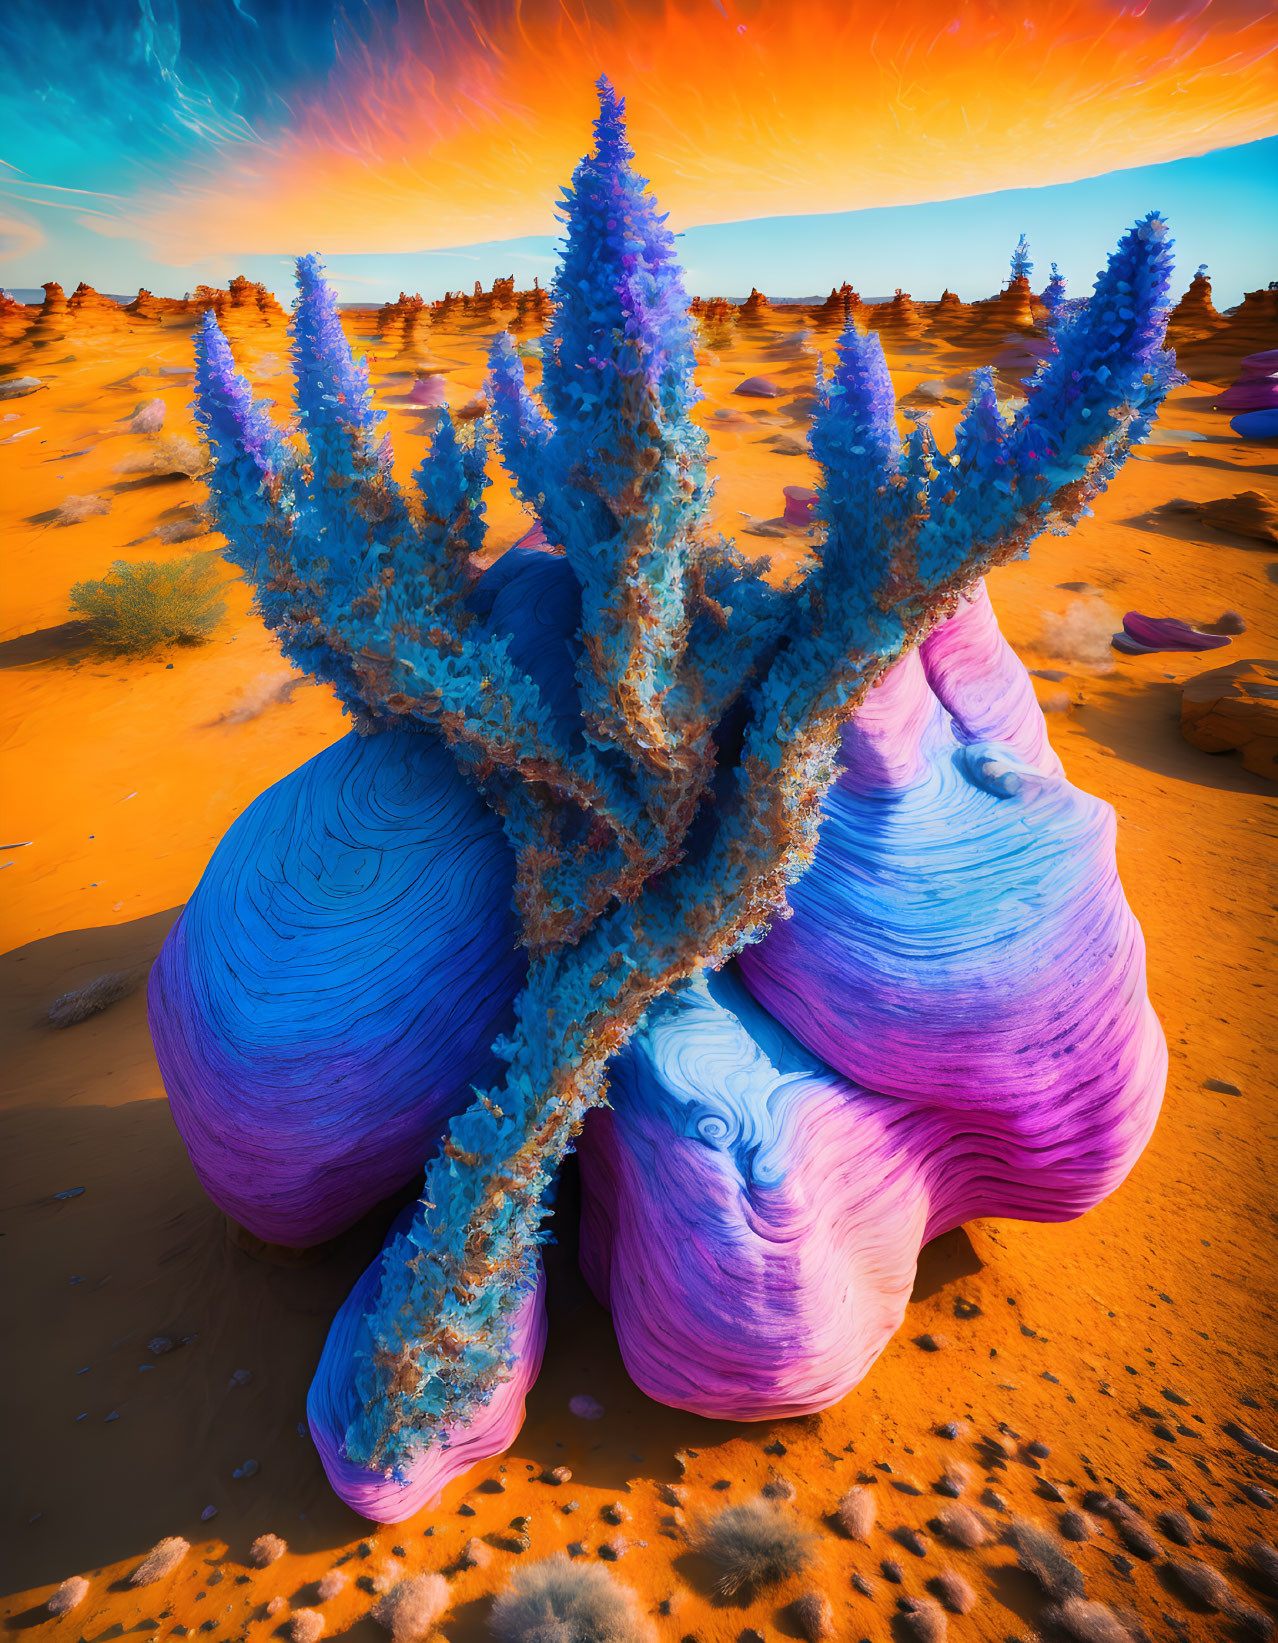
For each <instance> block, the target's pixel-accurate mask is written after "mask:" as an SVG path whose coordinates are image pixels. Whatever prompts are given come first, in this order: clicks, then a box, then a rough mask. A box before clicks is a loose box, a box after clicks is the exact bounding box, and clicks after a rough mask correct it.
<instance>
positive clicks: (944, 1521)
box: [932, 1506, 994, 1551]
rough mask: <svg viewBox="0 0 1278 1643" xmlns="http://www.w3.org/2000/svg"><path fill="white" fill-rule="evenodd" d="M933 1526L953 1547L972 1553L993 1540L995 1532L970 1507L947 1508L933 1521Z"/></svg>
mask: <svg viewBox="0 0 1278 1643" xmlns="http://www.w3.org/2000/svg"><path fill="white" fill-rule="evenodd" d="M932 1526H933V1528H935V1529H936V1531H937V1533H938V1534H940V1535H942V1536H943V1537H944V1538H945V1539H946V1540H948V1541H949V1542H950V1544H951V1545H952V1546H961V1547H963V1548H964V1549H965V1550H966V1551H971V1550H973V1549H974V1548H975V1547H977V1546H984V1545H985V1544H986V1543H987V1542H988V1541H991V1540H993V1538H994V1531H993V1529H992V1528H991V1527H990V1525H989V1524H988V1523H987V1522H986V1521H985V1519H984V1518H983V1517H982V1516H981V1514H980V1513H979V1512H974V1511H972V1509H971V1507H969V1506H947V1507H945V1509H944V1510H943V1511H940V1512H938V1513H937V1514H936V1516H935V1517H934V1518H933V1520H932Z"/></svg>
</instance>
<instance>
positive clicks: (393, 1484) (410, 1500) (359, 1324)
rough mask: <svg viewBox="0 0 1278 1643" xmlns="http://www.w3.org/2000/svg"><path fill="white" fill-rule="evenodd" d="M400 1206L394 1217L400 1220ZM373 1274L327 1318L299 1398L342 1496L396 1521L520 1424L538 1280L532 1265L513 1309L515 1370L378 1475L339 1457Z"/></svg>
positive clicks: (540, 1289) (535, 1368) (354, 1398)
mask: <svg viewBox="0 0 1278 1643" xmlns="http://www.w3.org/2000/svg"><path fill="white" fill-rule="evenodd" d="M410 1219H411V1216H410V1215H409V1213H408V1212H405V1214H404V1215H403V1216H401V1218H400V1224H403V1225H406V1224H407V1222H408V1221H409V1220H410ZM376 1281H377V1267H376V1264H374V1265H373V1266H371V1267H369V1268H368V1270H367V1271H366V1272H365V1273H364V1275H363V1277H362V1278H361V1279H360V1281H359V1283H358V1284H356V1286H355V1288H354V1289H353V1290H352V1291H351V1292H350V1294H349V1295H348V1296H347V1298H346V1301H345V1303H344V1304H343V1306H342V1309H341V1311H340V1312H339V1313H338V1314H337V1317H336V1318H335V1319H334V1321H333V1327H332V1328H331V1329H330V1331H329V1334H328V1339H327V1341H326V1342H325V1344H324V1355H323V1357H322V1358H321V1359H320V1362H319V1367H318V1369H317V1370H316V1372H315V1379H314V1380H313V1381H312V1382H311V1389H310V1392H309V1394H308V1396H307V1399H306V1419H307V1422H308V1424H309V1425H310V1429H311V1436H312V1438H313V1439H314V1440H315V1447H316V1448H317V1449H318V1450H319V1454H320V1459H321V1461H322V1462H323V1463H324V1470H325V1472H326V1473H327V1474H328V1479H329V1482H330V1483H331V1484H332V1485H333V1488H334V1489H335V1490H336V1491H337V1493H338V1494H339V1495H340V1496H341V1498H342V1499H343V1500H344V1501H345V1502H346V1504H347V1505H348V1506H349V1507H350V1508H351V1509H352V1510H353V1511H356V1512H359V1513H360V1514H361V1515H362V1516H363V1517H367V1518H372V1519H373V1520H374V1522H376V1523H402V1522H403V1520H404V1519H405V1518H409V1517H412V1516H413V1514H414V1513H415V1512H420V1511H421V1509H422V1508H423V1507H424V1506H433V1505H434V1504H435V1502H436V1501H437V1500H438V1499H439V1496H440V1493H441V1492H442V1490H443V1489H444V1488H445V1486H446V1485H448V1484H449V1483H451V1482H452V1480H453V1479H454V1478H456V1477H460V1476H461V1474H462V1473H463V1472H465V1471H468V1470H469V1468H470V1467H472V1466H474V1465H475V1464H476V1463H477V1462H478V1461H481V1460H487V1459H488V1457H489V1456H490V1455H499V1454H500V1453H501V1452H502V1450H503V1449H506V1448H509V1446H510V1445H511V1444H512V1443H513V1442H514V1441H515V1437H516V1435H517V1433H518V1432H519V1428H520V1427H521V1426H522V1425H523V1424H524V1399H525V1398H526V1397H527V1394H528V1389H529V1387H530V1386H531V1385H532V1384H533V1382H534V1381H535V1380H536V1379H537V1375H538V1372H539V1371H540V1369H541V1357H542V1353H543V1352H544V1350H545V1346H546V1280H545V1274H544V1273H539V1277H538V1282H537V1288H536V1291H535V1292H534V1293H533V1294H531V1295H529V1296H528V1298H527V1299H526V1300H525V1302H524V1304H523V1306H522V1308H521V1309H520V1312H519V1316H518V1319H517V1322H516V1324H515V1330H514V1337H513V1345H514V1351H515V1372H514V1374H513V1375H512V1376H511V1378H510V1379H509V1380H507V1381H503V1382H502V1383H501V1385H500V1386H498V1387H497V1389H496V1391H495V1392H494V1393H493V1396H492V1398H491V1399H490V1401H489V1402H488V1403H486V1404H484V1405H482V1406H481V1407H480V1408H479V1409H478V1410H477V1411H476V1413H475V1416H474V1418H473V1419H472V1420H470V1421H469V1422H468V1423H467V1424H466V1425H465V1426H460V1427H456V1428H454V1429H453V1430H452V1432H450V1433H449V1436H448V1439H447V1441H446V1442H445V1443H443V1444H441V1445H438V1446H432V1447H431V1448H430V1449H427V1450H424V1451H423V1452H422V1453H421V1455H420V1456H419V1457H418V1459H417V1460H416V1462H415V1463H414V1464H413V1466H412V1467H411V1468H410V1469H409V1470H408V1471H407V1472H406V1473H405V1475H404V1476H403V1477H402V1478H397V1477H394V1476H381V1475H379V1474H378V1473H376V1472H370V1471H369V1470H368V1469H367V1468H365V1467H363V1466H356V1465H354V1464H353V1463H352V1462H351V1461H349V1460H348V1459H347V1458H346V1451H345V1445H344V1441H343V1440H344V1436H345V1433H346V1429H347V1427H348V1426H349V1425H350V1423H351V1421H352V1420H353V1419H354V1417H355V1414H356V1411H357V1409H358V1406H359V1390H358V1387H357V1386H356V1385H355V1384H354V1383H353V1381H352V1379H351V1374H350V1367H351V1363H352V1361H354V1359H355V1358H356V1356H357V1354H358V1353H359V1352H360V1350H361V1349H363V1350H365V1351H367V1349H368V1343H367V1342H366V1341H362V1340H361V1336H366V1335H367V1330H368V1320H367V1319H366V1318H365V1316H364V1313H365V1310H366V1308H367V1306H368V1303H369V1300H370V1298H371V1294H372V1290H373V1288H374V1287H375V1285H376Z"/></svg>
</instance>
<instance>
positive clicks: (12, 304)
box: [0, 291, 32, 342]
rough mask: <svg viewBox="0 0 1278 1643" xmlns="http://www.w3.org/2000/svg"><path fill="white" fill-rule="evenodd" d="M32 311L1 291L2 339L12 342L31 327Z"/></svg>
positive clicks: (0, 317)
mask: <svg viewBox="0 0 1278 1643" xmlns="http://www.w3.org/2000/svg"><path fill="white" fill-rule="evenodd" d="M31 319H32V311H31V309H30V308H28V307H27V305H26V303H25V302H19V301H18V299H17V297H14V296H11V295H10V294H9V292H8V291H0V339H2V340H3V341H5V342H12V341H14V339H15V338H17V337H20V336H21V335H22V333H23V332H24V331H25V330H26V328H27V327H28V325H30V323H31Z"/></svg>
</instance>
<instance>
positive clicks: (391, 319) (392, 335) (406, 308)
mask: <svg viewBox="0 0 1278 1643" xmlns="http://www.w3.org/2000/svg"><path fill="white" fill-rule="evenodd" d="M429 329H430V309H429V307H428V306H427V304H426V301H425V299H424V298H423V296H422V294H421V292H420V291H415V292H414V293H413V295H412V296H411V297H410V296H409V295H408V293H407V292H406V291H401V292H400V293H399V296H398V297H397V298H396V299H395V301H394V302H387V303H384V304H383V305H382V307H381V308H379V309H378V311H377V334H378V336H379V337H380V338H381V340H382V341H383V342H384V343H386V344H387V345H388V346H391V347H400V348H402V347H403V346H404V344H405V339H406V338H408V337H409V336H410V335H411V336H413V337H414V338H416V337H417V336H418V333H419V332H425V331H429Z"/></svg>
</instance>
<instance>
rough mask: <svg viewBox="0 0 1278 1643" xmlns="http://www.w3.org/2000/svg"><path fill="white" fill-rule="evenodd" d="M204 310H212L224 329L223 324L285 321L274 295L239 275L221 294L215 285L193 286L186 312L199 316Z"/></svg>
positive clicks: (277, 322)
mask: <svg viewBox="0 0 1278 1643" xmlns="http://www.w3.org/2000/svg"><path fill="white" fill-rule="evenodd" d="M207 308H211V309H212V310H213V311H214V313H215V314H216V315H217V319H218V324H219V325H221V326H222V328H223V329H224V330H225V328H226V322H227V321H231V322H236V321H238V322H239V323H241V324H245V323H247V324H258V323H260V324H263V325H273V324H279V323H281V322H283V321H284V320H287V319H288V311H287V309H285V308H283V307H281V305H280V303H279V301H278V300H277V299H276V297H275V294H274V292H272V291H268V290H267V289H266V287H265V286H264V285H262V284H261V283H259V282H258V281H256V280H249V279H246V278H245V277H244V275H243V274H237V275H236V276H235V278H234V279H233V280H231V281H230V282H229V283H228V285H227V287H226V290H225V291H223V290H222V289H221V287H220V286H216V285H197V286H196V288H195V290H194V292H193V293H192V294H191V296H190V297H189V298H187V300H186V301H185V302H184V303H183V309H184V311H185V312H187V313H202V312H203V311H204V310H205V309H207Z"/></svg>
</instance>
